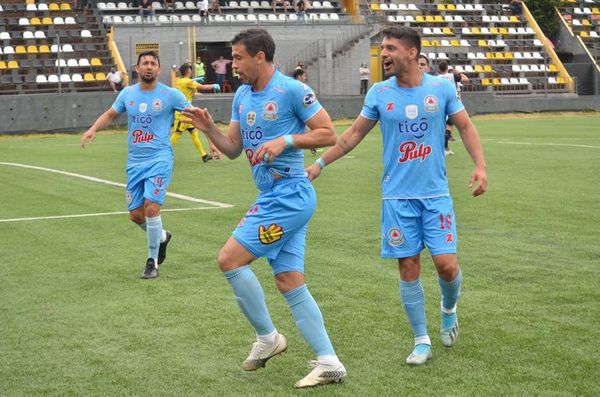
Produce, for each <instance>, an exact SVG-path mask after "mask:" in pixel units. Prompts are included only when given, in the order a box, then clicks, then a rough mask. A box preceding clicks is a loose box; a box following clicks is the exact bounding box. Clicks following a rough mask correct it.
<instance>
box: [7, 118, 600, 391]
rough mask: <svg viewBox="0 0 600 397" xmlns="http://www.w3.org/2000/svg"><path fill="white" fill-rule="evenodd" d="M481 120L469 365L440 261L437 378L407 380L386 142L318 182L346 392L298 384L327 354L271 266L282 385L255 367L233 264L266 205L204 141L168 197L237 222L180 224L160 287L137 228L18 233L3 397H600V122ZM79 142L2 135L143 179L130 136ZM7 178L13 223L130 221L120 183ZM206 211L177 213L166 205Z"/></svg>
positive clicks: (10, 256) (464, 200)
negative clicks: (132, 157)
mask: <svg viewBox="0 0 600 397" xmlns="http://www.w3.org/2000/svg"><path fill="white" fill-rule="evenodd" d="M475 122H476V125H477V126H478V128H479V131H480V134H481V136H482V140H483V144H484V148H485V152H486V156H487V162H488V169H489V182H490V185H489V191H488V192H487V193H486V194H485V195H484V196H483V197H481V198H477V199H473V198H471V197H470V195H469V191H468V189H467V181H468V178H469V175H470V172H471V169H472V165H471V161H470V159H469V157H468V154H467V153H466V151H465V149H464V147H462V144H461V143H460V142H459V141H457V142H453V143H451V145H452V149H453V150H454V151H455V152H456V155H455V156H451V157H448V174H449V179H450V185H451V190H452V192H453V196H454V201H455V206H456V213H457V219H458V232H459V239H460V241H459V261H460V263H461V266H462V270H463V274H464V284H463V291H462V297H461V301H460V304H459V317H460V323H461V336H460V340H459V343H458V344H457V345H456V346H455V347H453V348H452V349H447V348H444V347H443V346H442V345H441V343H440V342H439V338H438V335H437V334H438V332H439V288H438V285H437V276H436V274H435V271H434V269H433V265H432V263H431V260H430V258H429V257H428V253H427V252H424V255H423V258H424V261H423V262H424V263H423V272H422V273H423V275H422V279H423V283H424V288H425V293H426V297H427V314H428V321H429V332H430V335H431V336H432V340H433V354H434V358H433V360H431V361H430V362H428V363H427V365H426V366H424V367H420V368H411V367H408V366H406V365H405V364H404V359H405V357H406V356H407V355H408V354H409V353H410V351H411V348H412V343H413V339H412V335H411V332H410V330H409V327H408V324H407V322H406V320H405V317H404V313H403V311H402V307H401V305H400V300H399V293H398V271H397V266H396V265H395V263H394V262H393V261H389V260H385V261H384V260H382V259H380V258H379V245H380V222H379V208H380V195H381V192H380V187H379V181H380V177H381V172H382V166H381V161H380V156H381V137H380V133H379V130H378V129H376V130H374V131H373V132H372V133H371V134H370V135H369V136H367V138H366V139H365V141H364V142H363V143H362V144H361V145H360V146H359V147H358V148H357V149H356V150H355V151H353V152H352V153H351V154H350V155H349V156H348V158H345V159H342V160H339V161H338V162H337V163H335V164H333V165H330V166H328V167H327V168H326V169H325V171H324V173H323V175H322V176H321V178H319V179H318V180H317V181H316V182H315V186H316V189H317V192H318V197H319V204H318V209H317V212H316V214H315V217H314V218H313V220H312V221H311V224H310V226H309V233H308V237H307V255H306V263H307V266H306V273H307V274H306V276H307V281H308V285H309V287H310V289H311V291H312V293H313V295H314V296H315V298H316V300H317V302H318V303H319V305H320V307H321V310H322V312H323V314H324V318H325V322H326V326H327V328H328V331H329V333H330V337H331V339H332V341H333V343H334V346H335V348H336V350H337V352H338V354H339V356H340V358H341V359H342V361H343V362H344V364H345V366H346V368H347V370H348V378H347V380H346V382H345V383H344V384H342V385H336V386H326V387H323V388H319V389H315V390H305V391H294V390H293V389H292V385H293V383H294V382H295V381H296V380H298V379H300V378H301V377H303V376H304V375H306V374H307V373H308V368H307V367H306V366H305V363H306V360H308V359H311V358H314V357H313V355H312V352H311V351H310V349H309V348H308V346H307V345H306V344H305V342H304V341H303V339H302V337H301V335H300V334H299V333H298V331H297V330H296V328H295V325H294V323H293V319H292V317H291V314H290V312H289V310H288V308H287V305H286V304H285V301H284V299H283V298H282V297H281V296H280V294H279V293H278V292H277V291H276V288H275V286H274V284H273V280H272V276H271V273H270V269H269V267H268V265H266V263H265V261H264V260H258V261H257V262H256V263H255V264H254V265H253V268H254V271H255V272H256V273H257V276H258V277H259V279H260V280H261V282H262V284H263V287H264V289H265V294H266V298H267V303H268V305H269V308H270V311H271V316H272V318H273V320H274V322H275V325H276V326H277V328H278V330H279V331H280V332H282V333H284V334H285V335H286V336H288V340H289V343H290V346H289V351H288V353H287V354H286V355H284V356H282V357H277V358H275V359H273V360H272V361H270V362H269V363H268V364H267V368H266V369H263V370H259V371H257V372H253V373H245V372H243V371H242V370H241V369H240V364H241V362H242V360H243V359H244V358H245V357H246V355H247V354H248V352H249V350H250V347H251V344H252V342H253V338H254V335H253V331H252V329H251V327H250V326H249V324H248V323H247V322H246V320H245V319H244V318H243V315H242V314H241V312H240V311H239V309H238V307H237V304H236V302H235V300H234V297H233V295H232V293H231V289H230V287H229V285H228V283H227V282H226V280H225V278H224V277H223V275H222V274H221V273H220V271H218V269H217V266H216V261H215V258H216V255H217V253H218V251H219V249H220V247H221V246H222V245H223V243H224V242H225V241H226V239H227V238H228V236H229V234H230V232H231V230H232V229H233V228H234V227H235V225H236V224H237V222H238V221H239V220H240V219H241V217H242V216H243V215H244V213H245V211H246V210H247V208H248V206H249V205H250V204H251V203H252V202H253V200H254V198H255V195H256V191H255V188H254V186H253V184H252V182H251V178H250V171H249V167H248V163H247V160H245V159H244V158H240V159H238V160H235V161H229V160H224V161H212V162H210V163H208V164H203V163H202V161H201V159H200V157H199V156H198V154H197V153H196V152H195V150H194V148H193V146H192V144H191V142H190V139H189V137H188V136H187V135H186V136H184V137H183V138H182V139H181V140H180V142H179V144H178V146H177V149H176V167H175V173H174V177H173V182H172V184H171V187H170V191H173V192H177V193H181V194H187V195H190V196H193V197H199V198H203V199H207V200H213V201H220V202H225V203H230V204H233V205H234V206H235V207H233V208H229V209H211V210H200V211H189V212H170V213H163V221H164V224H165V226H166V228H168V229H169V230H171V231H172V232H173V241H172V243H171V245H170V248H169V255H168V259H167V261H166V262H165V264H164V265H163V266H162V267H161V273H160V277H159V278H158V279H157V280H151V281H146V280H140V279H139V278H138V277H139V274H140V272H141V271H142V269H143V266H144V263H145V258H146V237H145V234H144V233H143V232H142V231H141V230H139V229H138V228H137V227H135V226H134V225H133V224H132V223H131V222H129V221H128V217H127V215H114V216H102V217H85V218H73V219H55V220H38V221H24V222H0V258H1V259H0V278H1V287H0V324H1V328H2V338H0V357H2V359H1V360H0V394H2V395H7V396H39V395H48V396H71V395H86V396H87V395H90V396H91V395H144V396H159V395H160V396H164V395H173V396H184V395H206V396H209V395H210V396H213V395H214V396H285V395H295V394H299V393H302V394H303V395H304V394H305V395H317V394H318V395H328V396H329V395H331V396H336V395H340V396H341V395H348V396H350V395H351V396H376V395H378V396H388V395H411V396H418V395H423V396H430V395H503V396H506V395H519V396H520V395H529V394H531V395H544V396H553V395H590V396H592V395H598V394H600V386H599V385H598V381H597V374H598V373H600V364H599V360H598V357H599V356H600V351H599V350H600V348H599V344H598V340H600V327H598V319H599V318H600V309H599V305H598V302H599V301H600V289H599V281H598V280H600V266H599V263H600V245H599V244H598V225H599V224H600V201H599V199H598V198H599V197H600V184H599V183H598V171H599V170H600V134H599V131H598V125H599V124H600V117H599V116H598V115H597V114H580V115H555V116H553V115H539V116H535V117H524V118H523V117H516V118H507V117H498V118H494V117H485V118H478V119H476V120H475ZM338 130H339V131H340V132H341V131H342V130H343V127H339V128H338ZM78 145H79V136H75V135H52V136H28V137H1V138H0V161H4V162H14V163H22V164H30V165H36V166H42V167H48V168H56V169H61V170H65V171H69V172H76V173H81V174H85V175H90V176H95V177H98V178H103V179H108V180H112V181H117V182H123V183H124V182H125V172H124V167H125V161H126V136H125V134H123V133H115V134H111V133H102V134H100V135H98V136H97V139H96V142H95V143H94V144H93V145H91V146H90V147H89V148H87V149H86V150H81V149H80V148H79V147H78ZM312 161H314V158H312V157H311V156H310V154H308V153H307V163H310V162H312ZM0 175H2V183H3V189H2V190H1V191H0V203H1V205H0V219H8V218H21V217H32V216H46V215H67V214H83V213H95V212H111V211H124V210H125V203H124V189H120V188H117V187H112V186H105V185H100V184H96V183H93V182H89V181H84V180H79V179H74V178H71V177H67V176H63V175H57V174H50V173H45V172H41V171H35V170H27V169H22V168H14V167H9V166H5V165H0ZM194 206H197V204H195V203H189V202H185V201H182V200H178V199H174V198H168V199H167V205H166V206H165V208H189V207H194ZM594 374H596V375H594Z"/></svg>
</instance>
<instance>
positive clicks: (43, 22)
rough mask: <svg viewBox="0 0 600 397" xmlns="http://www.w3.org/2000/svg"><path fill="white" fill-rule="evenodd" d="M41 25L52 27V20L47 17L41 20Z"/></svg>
mask: <svg viewBox="0 0 600 397" xmlns="http://www.w3.org/2000/svg"><path fill="white" fill-rule="evenodd" d="M42 25H52V18H49V17H45V18H43V19H42Z"/></svg>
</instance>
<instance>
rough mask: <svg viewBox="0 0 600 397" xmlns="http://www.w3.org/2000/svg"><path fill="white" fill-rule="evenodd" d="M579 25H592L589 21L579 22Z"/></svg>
mask: <svg viewBox="0 0 600 397" xmlns="http://www.w3.org/2000/svg"><path fill="white" fill-rule="evenodd" d="M581 24H582V25H583V26H592V24H591V23H590V21H589V19H583V20H582V21H581Z"/></svg>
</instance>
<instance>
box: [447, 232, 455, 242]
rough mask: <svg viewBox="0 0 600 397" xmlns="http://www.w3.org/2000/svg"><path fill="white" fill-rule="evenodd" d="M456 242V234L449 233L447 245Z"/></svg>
mask: <svg viewBox="0 0 600 397" xmlns="http://www.w3.org/2000/svg"><path fill="white" fill-rule="evenodd" d="M453 242H454V234H452V233H448V234H446V243H448V244H452V243H453Z"/></svg>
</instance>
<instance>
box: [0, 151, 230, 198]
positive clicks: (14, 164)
mask: <svg viewBox="0 0 600 397" xmlns="http://www.w3.org/2000/svg"><path fill="white" fill-rule="evenodd" d="M0 165H9V166H13V167H20V168H28V169H31V170H38V171H46V172H52V173H55V174H61V175H67V176H72V177H74V178H79V179H85V180H87V181H92V182H97V183H103V184H105V185H111V186H118V187H126V186H127V185H125V184H124V183H119V182H113V181H108V180H106V179H100V178H95V177H93V176H87V175H82V174H76V173H74V172H67V171H61V170H55V169H53V168H46V167H37V166H35V165H27V164H19V163H6V162H3V161H0ZM167 196H169V197H174V198H178V199H180V200H185V201H191V202H194V203H201V204H209V205H214V206H215V207H219V208H232V207H233V205H231V204H226V203H220V202H218V201H209V200H202V199H199V198H195V197H191V196H186V195H185V194H178V193H172V192H167Z"/></svg>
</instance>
